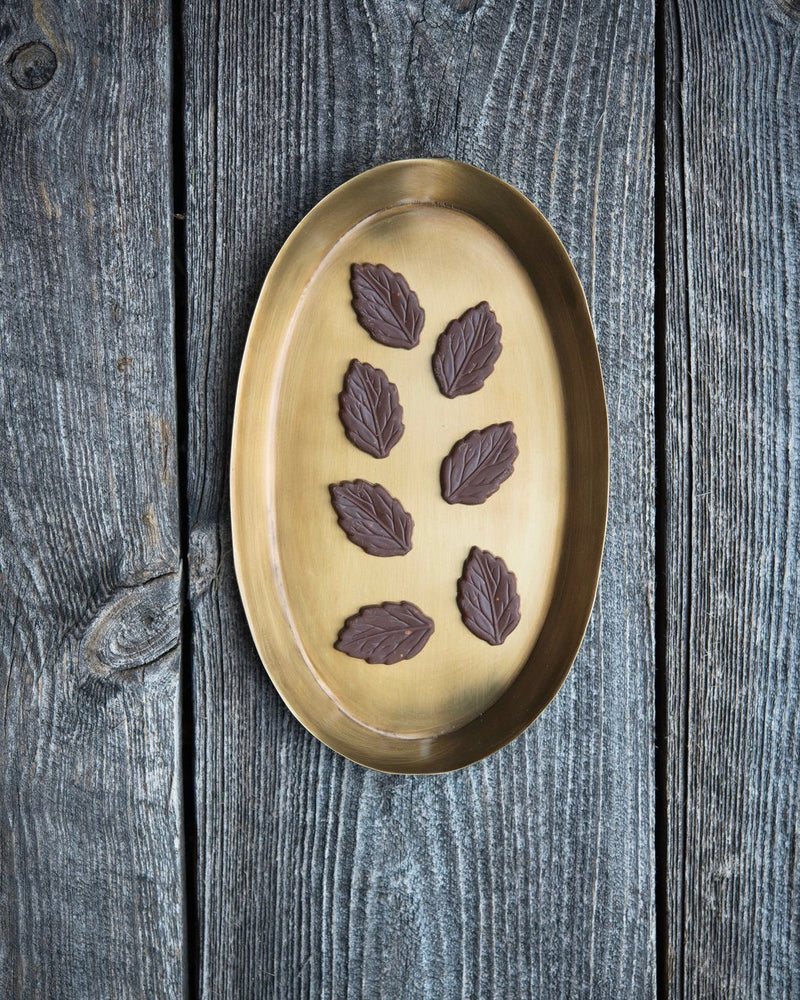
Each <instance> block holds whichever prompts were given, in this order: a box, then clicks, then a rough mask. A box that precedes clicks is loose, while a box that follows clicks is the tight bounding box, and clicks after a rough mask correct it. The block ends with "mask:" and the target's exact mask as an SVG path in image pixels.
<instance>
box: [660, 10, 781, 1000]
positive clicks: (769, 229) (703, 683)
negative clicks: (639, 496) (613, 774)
mask: <svg viewBox="0 0 800 1000" xmlns="http://www.w3.org/2000/svg"><path fill="white" fill-rule="evenodd" d="M666 15H667V16H666V43H667V44H666V71H667V79H666V92H665V107H664V109H663V112H664V117H665V126H666V150H665V152H666V163H665V167H666V170H665V189H666V197H667V202H666V209H667V219H666V236H667V243H666V281H667V312H666V329H665V334H666V338H667V361H668V365H667V370H666V378H667V382H666V392H667V414H666V421H665V430H666V435H667V436H666V464H665V483H666V496H665V498H664V499H665V511H666V520H665V531H666V536H667V539H668V542H667V547H666V566H665V569H666V590H665V593H666V601H667V607H666V621H667V636H666V652H667V668H668V691H667V693H668V706H667V708H668V720H669V742H668V748H669V754H668V820H669V824H668V831H669V838H668V848H669V850H668V866H669V868H668V877H669V881H668V895H667V900H668V911H669V921H668V938H669V942H668V943H669V950H668V972H669V990H668V996H669V997H676V998H681V1000H684V998H686V1000H688V998H700V997H702V998H717V997H719V998H723V997H724V998H725V1000H752V998H757V997H758V998H760V997H763V998H769V1000H773V998H794V997H798V996H800V867H799V866H798V846H799V845H798V837H799V835H800V819H799V818H798V817H799V816H800V791H799V789H800V785H799V784H798V770H799V769H800V650H799V649H798V633H799V632H800V630H799V629H798V625H799V624H800V591H799V590H798V577H797V557H798V551H800V539H798V530H799V529H800V517H798V509H800V476H799V475H798V469H799V468H800V7H798V4H797V3H796V2H795V3H789V2H786V3H779V2H761V3H749V2H746V0H736V2H734V0H699V2H691V3H689V2H685V0H678V2H675V3H670V4H668V5H667V10H666Z"/></svg>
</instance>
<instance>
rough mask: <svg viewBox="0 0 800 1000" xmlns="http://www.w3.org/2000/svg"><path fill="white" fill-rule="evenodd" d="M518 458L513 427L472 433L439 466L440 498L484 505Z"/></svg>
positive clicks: (451, 501) (492, 426)
mask: <svg viewBox="0 0 800 1000" xmlns="http://www.w3.org/2000/svg"><path fill="white" fill-rule="evenodd" d="M517 455H519V449H518V448H517V436H516V434H515V433H514V425H513V424H512V423H510V422H508V421H507V422H506V423H504V424H492V425H491V426H490V427H484V428H483V430H480V431H472V432H471V433H469V434H467V436H466V437H463V438H462V439H461V440H460V441H457V442H456V443H455V444H454V445H453V448H452V450H451V451H450V454H449V455H448V456H447V458H445V460H444V461H443V462H442V468H441V474H440V478H441V485H442V496H443V497H444V499H445V500H446V501H447V502H448V503H464V504H479V503H483V502H484V501H485V500H487V499H488V498H489V497H490V496H491V495H492V494H493V493H496V492H497V491H498V490H499V489H500V486H501V485H502V483H504V482H505V481H506V479H508V477H509V476H510V475H511V473H512V472H513V471H514V461H515V459H516V457H517Z"/></svg>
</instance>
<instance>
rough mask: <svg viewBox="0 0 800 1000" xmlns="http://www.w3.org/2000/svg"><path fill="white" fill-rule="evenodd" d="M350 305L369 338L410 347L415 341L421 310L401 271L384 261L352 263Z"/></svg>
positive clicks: (417, 334) (393, 345)
mask: <svg viewBox="0 0 800 1000" xmlns="http://www.w3.org/2000/svg"><path fill="white" fill-rule="evenodd" d="M350 288H351V290H352V292H353V309H355V313H356V316H357V317H358V322H359V323H360V324H361V325H362V326H363V327H364V329H365V330H366V331H367V333H368V334H369V335H370V337H372V339H373V340H377V342H378V343H379V344H385V345H386V346H387V347H402V348H405V350H410V349H411V348H412V347H416V346H417V344H418V343H419V335H420V333H421V332H422V326H423V324H424V322H425V312H424V310H423V309H422V307H421V306H420V304H419V299H418V298H417V295H416V292H412V291H411V289H410V288H409V287H408V282H407V281H406V279H405V278H404V277H403V275H402V274H398V273H397V272H396V271H390V270H389V268H388V267H386V265H385V264H353V265H352V268H351V272H350Z"/></svg>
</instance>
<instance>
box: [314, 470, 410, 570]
mask: <svg viewBox="0 0 800 1000" xmlns="http://www.w3.org/2000/svg"><path fill="white" fill-rule="evenodd" d="M329 489H330V493H331V503H332V504H333V509H334V510H335V511H336V516H337V517H338V519H339V524H340V526H341V528H342V531H344V533H345V534H346V535H347V537H348V538H349V539H350V541H351V542H354V543H355V544H356V545H360V546H361V548H362V549H363V550H364V551H365V552H368V553H369V554H370V555H372V556H402V555H405V554H406V552H410V551H411V531H412V529H413V527H414V521H413V519H412V517H411V515H410V514H409V513H408V511H407V510H405V509H404V507H403V505H402V504H401V503H400V501H399V500H396V499H395V498H394V497H393V496H392V495H391V493H389V492H388V490H386V489H385V488H384V487H383V486H381V485H380V484H379V483H368V482H366V481H365V480H363V479H353V480H345V481H344V482H341V483H335V484H332V485H331V486H330V487H329Z"/></svg>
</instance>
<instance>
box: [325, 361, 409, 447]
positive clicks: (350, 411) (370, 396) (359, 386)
mask: <svg viewBox="0 0 800 1000" xmlns="http://www.w3.org/2000/svg"><path fill="white" fill-rule="evenodd" d="M339 418H340V419H341V421H342V424H343V425H344V432H345V434H346V435H347V437H348V438H349V440H350V441H352V443H353V444H354V445H355V446H356V448H360V449H361V450H362V451H365V452H367V454H369V455H373V456H374V457H375V458H386V456H387V455H388V454H389V452H390V451H391V450H392V448H393V447H394V446H395V445H396V444H397V442H398V441H399V440H400V438H401V437H402V436H403V430H404V427H403V407H402V406H401V405H400V401H399V399H398V396H397V386H396V385H395V384H394V383H393V382H390V381H389V379H388V378H387V377H386V372H384V371H381V369H380V368H373V367H372V365H368V364H366V363H362V362H361V361H356V360H355V358H354V359H353V360H352V361H351V362H350V367H349V368H348V369H347V374H346V375H345V377H344V389H343V390H342V392H340V393H339Z"/></svg>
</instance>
